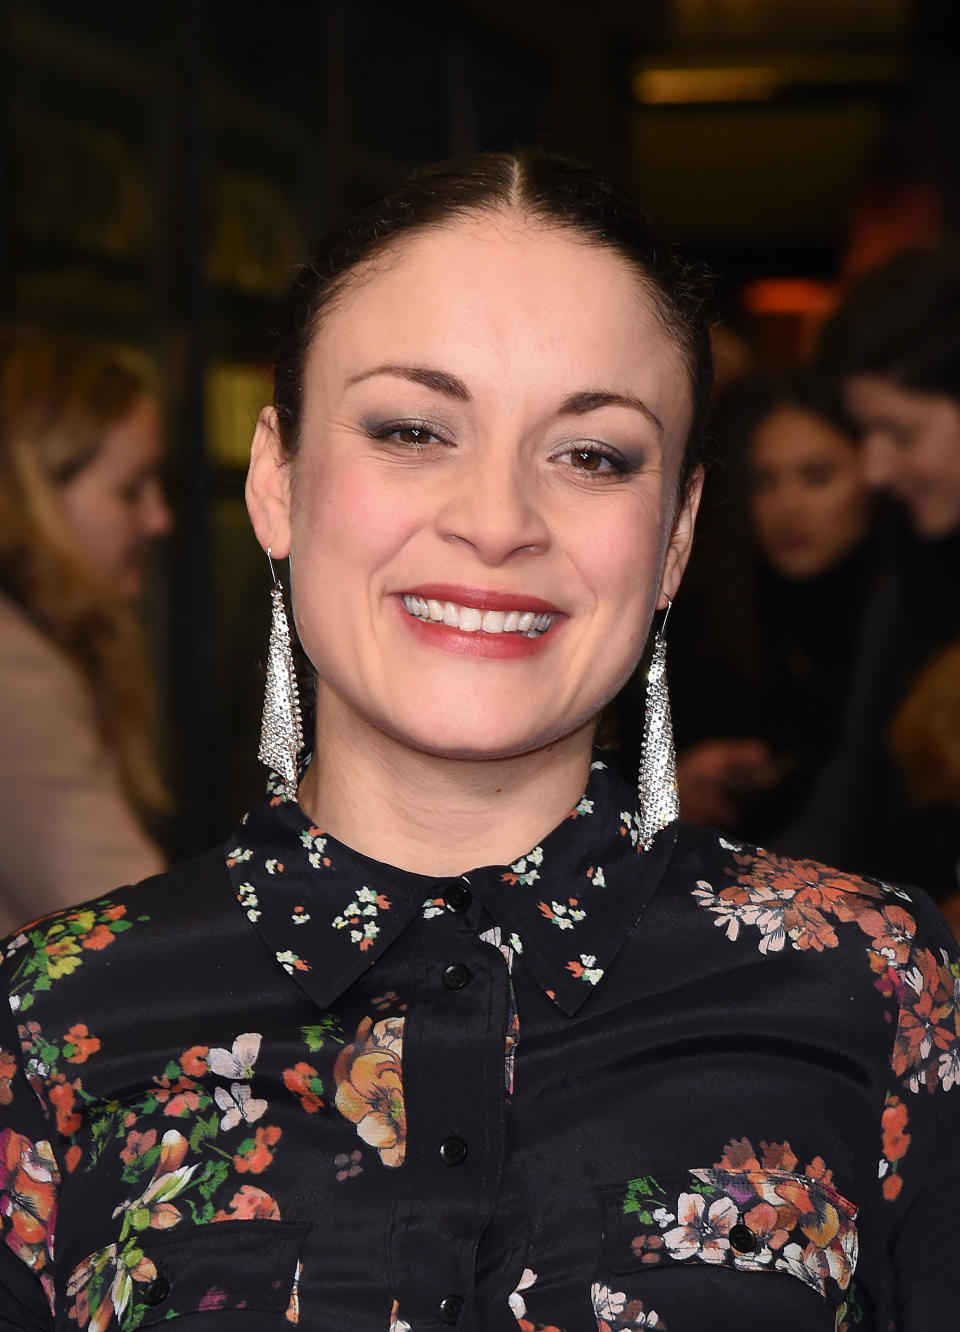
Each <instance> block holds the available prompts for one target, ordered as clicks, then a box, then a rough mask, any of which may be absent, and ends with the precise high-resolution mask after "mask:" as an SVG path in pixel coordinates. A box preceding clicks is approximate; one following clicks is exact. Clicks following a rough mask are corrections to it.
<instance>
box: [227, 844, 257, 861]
mask: <svg viewBox="0 0 960 1332" xmlns="http://www.w3.org/2000/svg"><path fill="white" fill-rule="evenodd" d="M252 859H253V852H252V851H249V850H246V849H245V848H244V847H242V846H235V847H234V848H233V850H232V851H230V852H228V854H227V861H228V863H229V864H232V865H243V864H245V863H246V862H247V861H248V860H252Z"/></svg>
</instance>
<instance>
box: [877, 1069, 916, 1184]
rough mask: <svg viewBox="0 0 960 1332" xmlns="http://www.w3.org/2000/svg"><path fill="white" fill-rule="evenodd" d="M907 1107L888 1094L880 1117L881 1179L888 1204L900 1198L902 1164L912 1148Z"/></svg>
mask: <svg viewBox="0 0 960 1332" xmlns="http://www.w3.org/2000/svg"><path fill="white" fill-rule="evenodd" d="M907 1120H908V1114H907V1107H906V1106H905V1105H904V1103H903V1101H901V1100H900V1097H899V1096H894V1095H892V1094H891V1093H890V1092H888V1093H887V1101H886V1105H885V1106H884V1109H883V1114H882V1115H881V1117H880V1124H881V1127H882V1128H883V1149H882V1150H883V1157H882V1159H881V1161H880V1178H881V1179H882V1180H883V1183H882V1185H881V1188H882V1190H883V1196H884V1198H886V1200H887V1201H888V1202H893V1200H894V1198H897V1197H899V1196H900V1190H901V1189H902V1188H903V1179H902V1177H901V1175H900V1162H901V1161H902V1160H903V1158H904V1157H905V1156H906V1154H907V1148H908V1147H909V1146H910V1134H909V1133H908V1132H907Z"/></svg>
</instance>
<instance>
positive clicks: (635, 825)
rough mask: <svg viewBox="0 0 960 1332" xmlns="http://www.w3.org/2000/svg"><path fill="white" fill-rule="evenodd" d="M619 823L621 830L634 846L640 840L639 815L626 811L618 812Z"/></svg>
mask: <svg viewBox="0 0 960 1332" xmlns="http://www.w3.org/2000/svg"><path fill="white" fill-rule="evenodd" d="M620 822H621V823H622V824H623V827H622V829H621V831H622V832H625V833H626V834H627V836H628V837H629V838H630V841H631V842H632V843H633V845H634V846H636V845H637V842H638V841H639V840H640V815H639V814H636V813H631V812H630V810H628V809H622V810H621V811H620Z"/></svg>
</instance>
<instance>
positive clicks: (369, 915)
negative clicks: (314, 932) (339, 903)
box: [331, 887, 390, 952]
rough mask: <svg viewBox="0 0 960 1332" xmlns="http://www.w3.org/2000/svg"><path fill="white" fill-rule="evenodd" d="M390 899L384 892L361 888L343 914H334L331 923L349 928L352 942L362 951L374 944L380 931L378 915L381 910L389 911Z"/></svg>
mask: <svg viewBox="0 0 960 1332" xmlns="http://www.w3.org/2000/svg"><path fill="white" fill-rule="evenodd" d="M389 909H390V901H389V899H388V898H386V897H384V896H383V894H382V893H375V892H374V891H373V889H372V888H367V887H363V888H361V889H360V890H359V891H358V893H357V895H356V897H355V899H354V900H353V901H352V902H350V903H349V904H348V905H347V906H346V907H344V909H343V914H342V915H340V916H334V918H333V920H332V922H331V924H332V925H333V928H334V929H335V930H344V929H349V931H350V942H351V943H355V944H358V945H359V947H360V951H361V952H366V950H367V949H368V948H370V947H372V945H373V941H374V939H376V938H377V936H378V935H379V933H380V926H379V925H378V924H377V923H376V919H375V918H376V917H377V916H378V915H379V914H380V912H381V911H389Z"/></svg>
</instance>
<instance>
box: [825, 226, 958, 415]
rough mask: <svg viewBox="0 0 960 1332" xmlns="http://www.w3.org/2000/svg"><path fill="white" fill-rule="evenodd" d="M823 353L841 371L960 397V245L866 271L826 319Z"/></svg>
mask: <svg viewBox="0 0 960 1332" xmlns="http://www.w3.org/2000/svg"><path fill="white" fill-rule="evenodd" d="M820 360H821V363H822V364H823V366H824V368H825V369H826V370H827V371H828V373H830V374H832V375H835V376H836V377H838V378H848V377H849V376H851V375H860V374H866V375H880V376H883V377H884V378H886V379H892V380H895V381H896V383H898V384H899V385H900V386H901V387H903V388H905V389H912V390H914V391H915V392H917V393H937V394H945V395H946V396H948V397H951V398H956V399H960V251H958V250H956V249H927V250H910V251H908V252H906V253H905V254H900V255H898V256H897V257H896V258H895V259H892V260H891V261H890V262H889V263H887V264H884V265H883V267H882V268H878V269H875V270H874V271H873V272H872V273H868V274H867V276H866V277H864V278H862V279H861V280H860V281H859V282H858V283H857V284H856V286H854V287H853V289H852V290H851V291H850V294H849V295H848V297H847V299H846V300H845V301H844V303H843V305H842V306H841V307H840V309H839V310H838V311H837V312H836V314H835V315H833V317H832V318H831V319H830V320H828V322H827V323H826V324H825V325H824V328H823V332H822V335H821V341H820Z"/></svg>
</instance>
